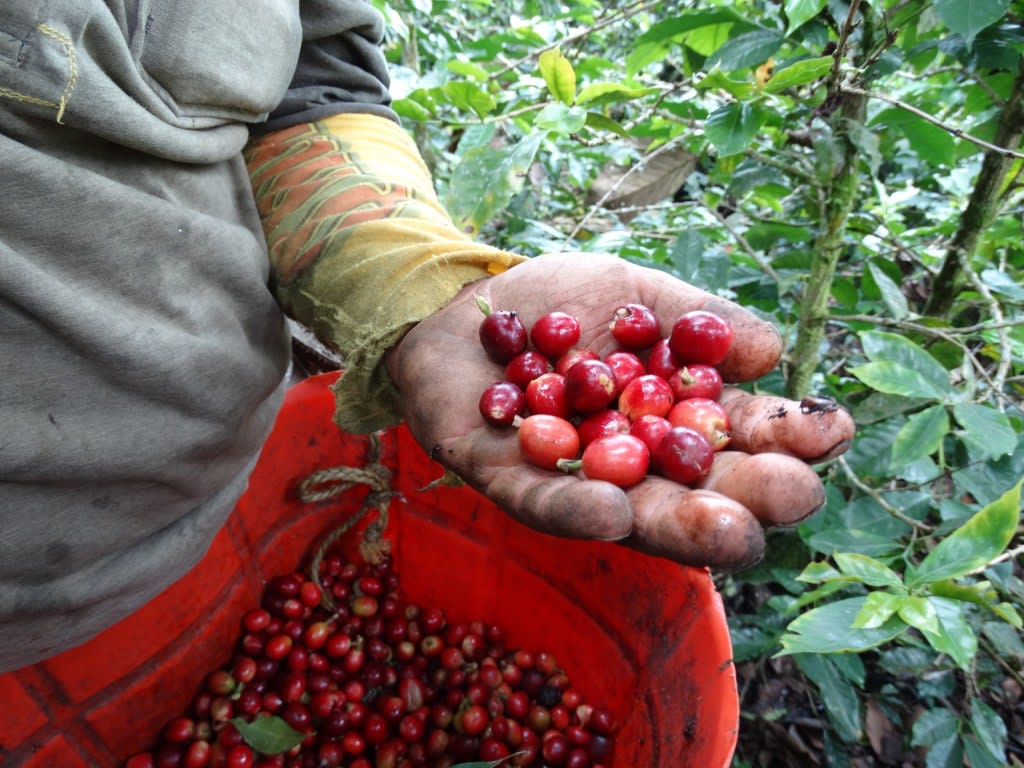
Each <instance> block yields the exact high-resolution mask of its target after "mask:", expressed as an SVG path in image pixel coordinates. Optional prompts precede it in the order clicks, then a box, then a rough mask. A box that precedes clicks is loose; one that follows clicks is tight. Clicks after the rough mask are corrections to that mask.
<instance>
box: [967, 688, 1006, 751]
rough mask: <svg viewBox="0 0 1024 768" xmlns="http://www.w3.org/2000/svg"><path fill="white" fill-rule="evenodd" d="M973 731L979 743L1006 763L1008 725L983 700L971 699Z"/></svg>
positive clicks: (975, 697)
mask: <svg viewBox="0 0 1024 768" xmlns="http://www.w3.org/2000/svg"><path fill="white" fill-rule="evenodd" d="M971 730H972V731H974V735H975V736H977V737H978V741H979V742H981V744H982V745H983V746H984V747H985V749H986V750H988V752H989V754H991V755H992V756H993V757H994V758H996V760H998V761H999V762H1000V763H1001V764H1005V762H1006V736H1007V733H1006V723H1005V722H1003V718H1001V717H1000V716H999V713H998V712H996V711H995V710H994V709H992V707H990V706H989V705H988V704H986V703H985V702H984V701H983V700H982V699H981V698H979V697H977V696H974V697H972V698H971Z"/></svg>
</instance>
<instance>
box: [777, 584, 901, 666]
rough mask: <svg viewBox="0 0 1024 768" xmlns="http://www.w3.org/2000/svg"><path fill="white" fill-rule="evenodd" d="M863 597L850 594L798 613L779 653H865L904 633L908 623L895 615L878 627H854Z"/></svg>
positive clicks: (787, 631) (782, 654) (789, 627)
mask: <svg viewBox="0 0 1024 768" xmlns="http://www.w3.org/2000/svg"><path fill="white" fill-rule="evenodd" d="M864 600H865V598H863V597H850V598H846V599H844V600H837V601H836V602H834V603H829V604H828V605H823V606H821V607H820V608H815V609H814V610H812V611H808V612H807V613H805V614H803V615H801V616H798V617H797V618H795V619H794V620H793V621H792V622H790V624H789V626H788V627H786V634H784V635H783V636H782V637H781V638H780V639H779V642H780V643H782V651H780V652H779V653H778V654H776V655H778V656H785V655H788V654H792V653H861V652H863V651H867V650H870V649H872V648H876V647H878V646H879V645H882V644H884V643H887V642H889V641H890V640H892V639H893V638H895V637H897V636H899V635H901V634H903V632H904V631H905V630H906V628H907V625H906V624H904V623H903V621H902V620H901V619H899V618H897V617H892V618H891V619H889V620H888V621H886V622H885V623H884V624H883V625H882V626H880V627H877V628H875V629H854V628H853V622H854V619H855V618H856V617H857V614H858V613H860V610H861V608H862V607H863V606H864Z"/></svg>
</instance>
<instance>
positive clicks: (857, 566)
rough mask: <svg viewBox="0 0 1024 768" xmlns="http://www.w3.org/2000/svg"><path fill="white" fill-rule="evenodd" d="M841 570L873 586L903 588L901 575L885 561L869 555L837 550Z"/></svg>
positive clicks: (836, 555) (837, 560)
mask: <svg viewBox="0 0 1024 768" xmlns="http://www.w3.org/2000/svg"><path fill="white" fill-rule="evenodd" d="M834 559H835V561H836V565H838V566H839V570H840V571H842V572H843V573H845V574H846V575H847V576H854V577H856V578H857V579H858V580H859V581H862V582H864V583H865V584H868V585H869V586H872V587H894V588H896V589H898V590H899V589H903V581H902V580H901V579H900V577H899V575H898V574H897V573H896V572H895V571H893V570H892V569H891V568H889V567H888V566H887V565H885V563H882V562H879V561H878V560H875V559H874V558H873V557H868V556H867V555H858V554H852V553H850V552H837V553H836V554H835V556H834Z"/></svg>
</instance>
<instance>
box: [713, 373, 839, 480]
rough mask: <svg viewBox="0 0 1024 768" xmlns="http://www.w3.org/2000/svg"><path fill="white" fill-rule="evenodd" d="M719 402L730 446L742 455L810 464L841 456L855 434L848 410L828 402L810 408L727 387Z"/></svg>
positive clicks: (792, 401)
mask: <svg viewBox="0 0 1024 768" xmlns="http://www.w3.org/2000/svg"><path fill="white" fill-rule="evenodd" d="M721 402H722V405H723V406H724V407H725V411H726V413H728V414H729V421H730V423H731V427H732V430H731V432H732V440H731V442H730V447H732V448H735V449H736V450H739V451H745V452H746V453H784V454H788V455H790V456H796V457H797V458H800V459H803V460H804V461H807V462H810V463H812V464H813V463H818V462H822V461H827V460H828V459H832V458H835V457H836V456H838V455H839V454H841V453H843V452H844V451H845V450H846V449H847V448H849V447H850V441H851V440H853V435H854V432H855V431H856V427H855V425H854V423H853V417H851V416H850V413H849V411H847V410H846V409H845V408H842V407H840V406H838V405H836V404H835V403H834V402H831V401H829V404H828V405H827V406H825V407H815V408H810V407H807V406H801V404H800V403H798V402H796V401H795V400H788V399H786V398H784V397H775V396H761V395H751V394H749V393H747V392H743V391H741V390H738V389H733V388H730V389H727V390H725V391H724V392H723V393H722V397H721Z"/></svg>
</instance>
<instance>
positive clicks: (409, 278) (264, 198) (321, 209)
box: [245, 113, 522, 432]
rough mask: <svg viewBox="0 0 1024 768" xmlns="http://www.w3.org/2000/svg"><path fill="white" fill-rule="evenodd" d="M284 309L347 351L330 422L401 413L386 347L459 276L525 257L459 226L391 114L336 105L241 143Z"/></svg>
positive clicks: (366, 424)
mask: <svg viewBox="0 0 1024 768" xmlns="http://www.w3.org/2000/svg"><path fill="white" fill-rule="evenodd" d="M245 158H246V163H247V165H248V169H249V175H250V178H251V179H252V184H253V191H254V193H255V197H256V203H257V207H258V210H259V214H260V218H261V220H262V223H263V229H264V233H265V235H266V239H267V243H268V247H269V251H270V259H271V280H272V287H273V289H274V291H275V294H276V296H277V299H278V301H279V302H280V304H281V306H282V307H283V308H284V310H285V312H286V313H288V314H289V315H290V316H292V317H294V318H295V319H296V320H298V321H300V322H301V323H303V324H305V325H306V326H308V327H309V328H311V329H312V331H313V332H314V333H315V334H316V335H317V337H318V338H319V339H320V340H321V341H323V342H324V343H326V344H328V345H330V346H332V347H334V348H335V349H337V350H338V351H339V352H340V354H341V357H342V365H343V367H344V369H345V373H344V375H343V376H342V377H341V379H340V380H339V382H338V384H337V386H336V388H335V394H336V396H337V398H336V399H337V404H338V406H337V412H336V420H337V422H338V424H339V425H340V426H341V427H342V428H344V429H346V430H348V431H351V432H369V431H373V430H375V429H380V428H382V427H385V426H390V425H392V424H394V423H397V421H398V420H399V419H400V408H399V402H398V393H397V391H396V390H395V388H394V387H393V385H392V384H391V382H390V379H389V378H388V376H387V373H386V372H385V370H384V366H382V365H380V363H381V360H382V358H383V356H384V353H385V352H386V351H387V350H388V349H390V348H391V347H392V346H394V345H395V344H396V343H398V341H399V340H400V339H401V338H402V336H403V335H404V334H405V333H406V332H407V331H408V330H409V329H410V328H411V327H412V326H413V325H414V324H415V323H417V322H419V321H420V320H422V319H423V318H425V317H428V316H429V315H431V314H433V313H434V312H436V311H437V310H439V309H441V308H442V307H444V306H445V305H446V304H447V303H448V302H449V301H450V300H451V299H452V297H454V296H455V294H456V293H458V292H459V290H460V289H461V288H462V287H463V286H464V285H466V284H468V283H471V282H474V281H476V280H479V279H481V278H484V277H487V276H490V275H494V274H498V273H500V272H502V271H504V270H505V269H507V268H509V267H511V266H513V265H514V264H516V263H518V262H519V261H521V260H522V257H519V256H516V255H514V254H511V253H507V252H505V251H501V250H498V249H496V248H492V247H489V246H486V245H482V244H480V243H477V242H474V241H473V239H472V238H470V237H469V236H467V235H466V234H464V233H462V232H461V231H459V229H458V228H456V227H455V225H454V224H453V223H452V221H451V218H450V217H449V215H448V214H447V212H446V211H445V209H444V208H443V207H442V205H441V204H440V202H439V201H438V199H437V197H436V196H435V194H434V190H433V185H432V180H431V176H430V172H429V171H428V170H427V167H426V165H425V164H424V163H423V161H422V160H421V158H420V156H419V153H418V151H417V149H416V145H415V143H414V142H413V141H412V139H411V138H410V137H409V135H408V134H407V133H405V131H404V130H403V129H402V128H401V127H400V126H399V125H398V124H397V123H395V122H393V121H392V120H389V119H387V118H384V117H380V116H377V115H373V114H356V113H340V114H336V115H334V116H333V117H329V118H325V119H322V120H317V121H314V122H312V123H303V124H300V125H296V126H293V127H291V128H286V129H283V130H279V131H275V132H273V133H269V134H266V135H264V136H261V137H258V138H256V139H255V140H254V141H252V142H251V143H250V145H249V146H248V148H247V149H246V152H245Z"/></svg>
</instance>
